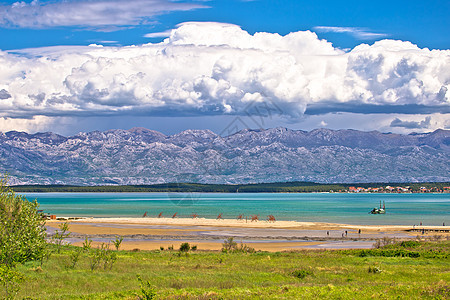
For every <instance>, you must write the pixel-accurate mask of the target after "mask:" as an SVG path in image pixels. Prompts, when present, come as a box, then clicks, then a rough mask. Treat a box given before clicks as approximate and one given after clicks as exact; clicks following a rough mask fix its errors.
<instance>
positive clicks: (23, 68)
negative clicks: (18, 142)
mask: <svg viewBox="0 0 450 300" xmlns="http://www.w3.org/2000/svg"><path fill="white" fill-rule="evenodd" d="M449 85H450V51H449V50H428V49H420V48H418V47H417V46H416V45H413V44H411V43H409V42H403V41H393V40H383V41H379V42H376V43H374V44H373V45H366V44H361V45H359V46H357V47H356V48H354V49H353V50H351V51H350V52H343V51H341V50H339V49H337V48H334V47H333V46H332V44H331V43H329V42H327V41H325V40H320V39H318V37H317V35H316V34H315V33H313V32H310V31H299V32H293V33H290V34H288V35H285V36H281V35H278V34H274V33H265V32H261V33H255V34H253V35H251V34H249V33H248V32H246V31H244V30H242V29H241V28H240V27H238V26H236V25H232V24H221V23H183V24H181V25H180V26H179V27H178V28H176V29H174V30H172V31H171V33H170V36H169V37H168V38H167V39H165V40H164V41H163V42H161V43H157V44H146V45H141V46H127V47H106V46H103V47H102V46H96V45H91V46H89V47H55V48H41V49H30V50H23V51H15V52H0V91H1V95H2V96H1V98H2V99H1V100H0V117H14V118H31V117H33V116H37V115H42V116H50V117H51V116H95V115H102V116H108V115H118V114H128V115H174V116H182V115H186V116H189V115H217V114H245V113H246V109H247V108H248V105H249V103H252V102H254V101H256V102H264V101H270V103H273V104H275V105H276V106H277V107H278V108H279V110H280V111H282V112H283V113H284V114H285V115H288V116H290V117H291V118H293V119H296V118H298V117H300V116H302V115H303V114H304V113H305V111H306V113H309V114H324V113H330V112H331V113H332V112H339V111H348V112H354V111H353V110H354V109H355V107H356V108H357V110H358V112H359V113H361V112H362V113H380V112H384V113H386V112H392V113H402V112H404V113H436V112H443V113H444V112H447V113H448V112H449V111H450V95H449V92H448V89H449ZM403 110H404V111H403Z"/></svg>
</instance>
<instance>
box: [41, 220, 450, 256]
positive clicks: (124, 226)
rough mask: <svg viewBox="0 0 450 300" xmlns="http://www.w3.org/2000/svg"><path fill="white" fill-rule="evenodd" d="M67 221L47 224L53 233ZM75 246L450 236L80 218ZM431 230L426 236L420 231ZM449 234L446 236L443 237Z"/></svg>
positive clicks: (265, 245)
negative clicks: (114, 242) (118, 242)
mask: <svg viewBox="0 0 450 300" xmlns="http://www.w3.org/2000/svg"><path fill="white" fill-rule="evenodd" d="M62 222H64V221H63V220H48V221H47V222H46V226H47V228H48V229H49V234H52V232H54V230H56V229H57V228H58V226H59V224H60V223H62ZM69 223H70V225H69V227H70V232H71V237H72V238H71V239H70V240H69V242H70V243H72V244H73V245H76V246H81V245H82V243H83V241H84V238H86V237H88V238H90V239H92V240H93V241H94V242H93V245H94V246H98V245H99V244H101V243H109V242H110V241H111V240H114V239H115V237H117V236H122V237H123V238H124V241H123V243H122V246H121V249H124V250H137V249H139V250H159V249H160V248H161V247H163V248H164V249H167V248H168V247H169V246H173V247H174V249H177V248H178V247H179V245H180V244H181V243H182V242H189V243H190V244H191V245H197V247H198V249H199V250H220V249H221V247H222V242H223V241H224V240H225V239H227V238H229V237H233V238H235V240H236V241H237V242H241V241H242V242H243V243H245V244H247V245H249V246H251V247H253V248H255V250H262V251H272V252H274V251H293V250H302V249H354V248H359V249H361V248H371V247H372V245H373V244H374V243H375V241H376V240H377V239H382V238H390V239H393V238H395V239H400V240H404V239H413V238H416V237H417V236H418V235H420V236H421V237H423V238H426V237H433V236H437V235H439V236H441V237H444V238H448V237H449V236H450V234H449V231H450V226H416V227H415V229H416V230H418V231H411V230H412V229H413V226H405V225H350V224H337V223H323V222H297V221H275V222H269V221H261V220H260V221H253V222H252V221H250V220H247V221H246V220H237V219H219V220H217V219H206V218H173V219H172V218H80V219H76V220H69ZM422 229H423V230H426V232H424V233H423V234H422V232H421V230H422ZM441 231H446V232H441Z"/></svg>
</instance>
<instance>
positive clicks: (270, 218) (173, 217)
mask: <svg viewBox="0 0 450 300" xmlns="http://www.w3.org/2000/svg"><path fill="white" fill-rule="evenodd" d="M162 214H163V213H162V212H161V213H159V215H158V218H162V217H163V215H162ZM177 214H178V213H177V212H176V213H174V214H173V215H172V219H175V218H176V217H177ZM147 216H148V212H145V213H144V215H143V216H142V217H143V218H145V217H147ZM191 217H192V218H193V219H196V218H198V217H199V215H198V214H192V215H191ZM216 219H217V220H223V218H222V214H219V215H218V216H217V218H216ZM236 219H237V220H244V219H245V220H247V217H245V216H244V215H243V214H240V215H239V216H237V218H236ZM258 220H259V215H251V221H252V222H253V221H258ZM267 221H269V222H275V221H276V219H275V217H274V216H273V215H268V216H267Z"/></svg>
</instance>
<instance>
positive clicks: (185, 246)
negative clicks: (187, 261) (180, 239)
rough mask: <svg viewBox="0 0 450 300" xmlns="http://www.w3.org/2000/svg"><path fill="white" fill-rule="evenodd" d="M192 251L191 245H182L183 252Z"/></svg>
mask: <svg viewBox="0 0 450 300" xmlns="http://www.w3.org/2000/svg"><path fill="white" fill-rule="evenodd" d="M190 249H191V246H190V245H189V243H182V244H181V246H180V251H181V252H189V250H190Z"/></svg>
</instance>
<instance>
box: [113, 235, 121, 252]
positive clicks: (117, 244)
mask: <svg viewBox="0 0 450 300" xmlns="http://www.w3.org/2000/svg"><path fill="white" fill-rule="evenodd" d="M122 241H123V237H121V236H120V237H119V236H116V239H115V240H114V241H112V242H113V244H114V247H115V248H116V251H119V248H120V244H122Z"/></svg>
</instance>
